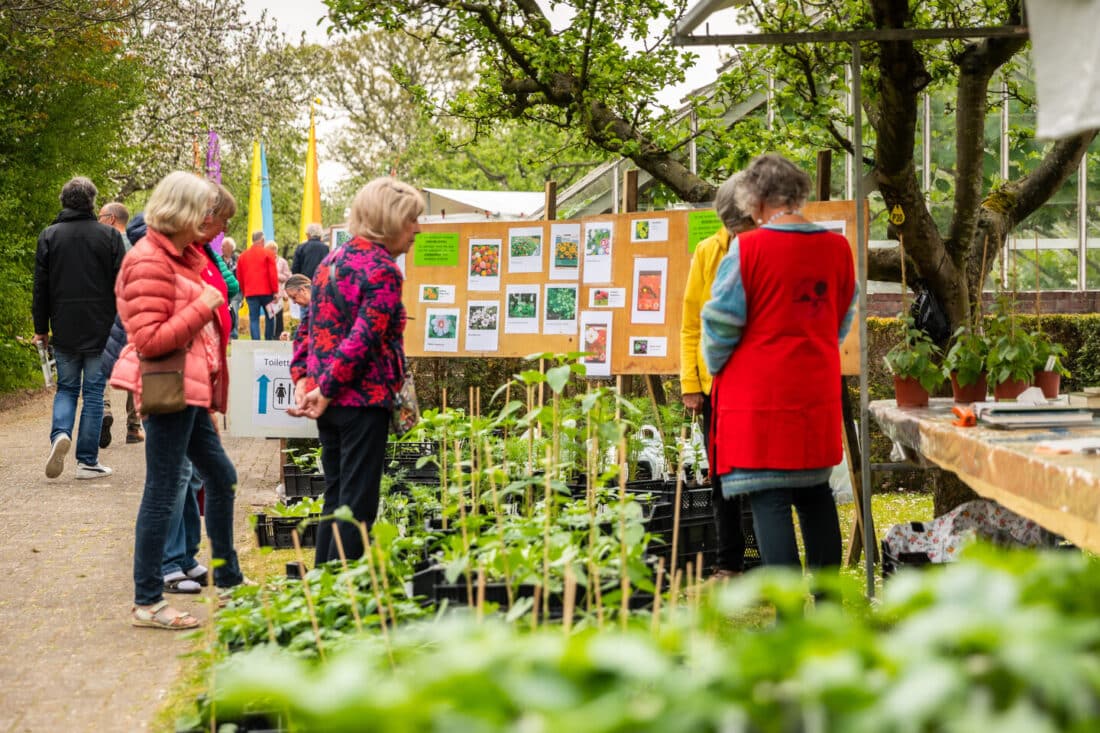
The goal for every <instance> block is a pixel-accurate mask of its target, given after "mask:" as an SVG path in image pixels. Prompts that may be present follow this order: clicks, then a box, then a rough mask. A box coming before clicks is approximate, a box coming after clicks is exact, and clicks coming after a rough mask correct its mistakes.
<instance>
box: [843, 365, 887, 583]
mask: <svg viewBox="0 0 1100 733" xmlns="http://www.w3.org/2000/svg"><path fill="white" fill-rule="evenodd" d="M840 409H841V413H842V415H843V420H844V432H843V434H842V436H843V440H844V455H845V456H846V457H847V459H848V475H849V477H850V478H851V481H852V500H853V501H854V502H855V510H854V511H853V514H854V515H855V521H854V522H852V531H851V533H850V534H849V535H848V552H847V554H846V555H845V557H844V564H845V565H847V566H849V567H853V568H854V567H856V566H857V565H859V558H860V556H861V555H862V554H863V511H862V507H863V456H862V454H861V451H860V447H859V435H858V434H857V432H856V421H855V411H854V410H853V409H852V401H851V400H850V399H848V378H847V377H841V378H840ZM867 490H868V491H871V490H872V489H871V488H868V489H867ZM874 532H875V522H874V518H873V517H872V518H871V534H872V535H873V534H874ZM869 554H870V557H871V559H872V561H873V562H878V548H877V547H871V548H869Z"/></svg>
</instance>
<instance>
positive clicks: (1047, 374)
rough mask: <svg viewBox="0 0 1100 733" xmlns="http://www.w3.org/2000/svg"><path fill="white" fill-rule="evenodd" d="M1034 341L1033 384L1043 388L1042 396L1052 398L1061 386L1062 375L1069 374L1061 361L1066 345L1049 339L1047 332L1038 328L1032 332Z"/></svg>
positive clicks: (1064, 355)
mask: <svg viewBox="0 0 1100 733" xmlns="http://www.w3.org/2000/svg"><path fill="white" fill-rule="evenodd" d="M1032 340H1033V341H1034V343H1035V372H1034V375H1033V379H1034V381H1035V386H1036V387H1038V388H1039V389H1041V390H1043V396H1044V397H1046V398H1047V399H1048V400H1052V399H1054V398H1055V397H1057V396H1058V392H1059V390H1060V389H1061V386H1062V377H1068V376H1069V370H1068V369H1066V367H1065V365H1064V364H1063V363H1062V359H1064V358H1065V357H1066V355H1067V354H1066V347H1064V346H1062V345H1061V344H1059V343H1056V342H1054V341H1051V339H1050V336H1049V334H1047V333H1045V332H1044V331H1043V330H1042V329H1039V330H1038V331H1036V332H1035V333H1033V334H1032Z"/></svg>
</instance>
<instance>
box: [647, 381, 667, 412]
mask: <svg viewBox="0 0 1100 733" xmlns="http://www.w3.org/2000/svg"><path fill="white" fill-rule="evenodd" d="M645 388H646V391H647V392H649V401H650V402H652V403H653V410H654V412H656V413H657V415H658V417H659V416H660V414H661V411H660V410H659V409H658V408H659V407H662V406H664V405H665V404H666V403H667V402H668V398H667V397H666V396H665V386H664V385H663V384H661V380H660V379H659V378H658V376H657V375H656V374H647V375H645Z"/></svg>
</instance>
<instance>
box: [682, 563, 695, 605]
mask: <svg viewBox="0 0 1100 733" xmlns="http://www.w3.org/2000/svg"><path fill="white" fill-rule="evenodd" d="M694 583H695V563H694V562H693V561H692V560H688V562H687V567H685V568H684V607H685V608H687V609H691V608H692V607H693V606H692V602H691V590H692V589H691V586H692V585H693V584H694Z"/></svg>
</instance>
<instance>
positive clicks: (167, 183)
mask: <svg viewBox="0 0 1100 733" xmlns="http://www.w3.org/2000/svg"><path fill="white" fill-rule="evenodd" d="M214 199H215V194H214V190H213V189H212V188H211V187H210V183H209V182H208V181H206V180H205V179H203V178H200V177H198V176H197V175H195V174H194V173H187V172H186V171H175V172H174V173H169V174H168V175H166V176H165V177H164V178H162V179H161V181H160V183H158V184H157V187H156V188H154V189H153V194H152V195H151V196H150V197H149V203H147V204H146V205H145V223H146V224H147V225H148V226H149V228H150V229H155V230H156V231H158V232H160V233H161V234H166V235H169V236H171V235H174V234H186V235H187V236H188V237H190V238H191V239H193V240H196V239H201V238H202V235H203V230H202V224H203V220H204V219H205V218H206V214H207V212H209V211H210V209H211V207H212V206H213V205H214Z"/></svg>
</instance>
